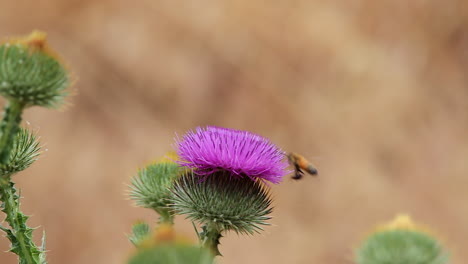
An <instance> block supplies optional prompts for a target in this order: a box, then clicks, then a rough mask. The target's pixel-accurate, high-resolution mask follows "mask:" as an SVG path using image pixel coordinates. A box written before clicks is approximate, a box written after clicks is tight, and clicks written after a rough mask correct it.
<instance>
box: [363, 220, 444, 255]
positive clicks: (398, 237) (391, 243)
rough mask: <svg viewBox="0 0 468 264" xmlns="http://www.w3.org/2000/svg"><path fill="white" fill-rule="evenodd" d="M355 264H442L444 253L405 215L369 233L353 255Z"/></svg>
mask: <svg viewBox="0 0 468 264" xmlns="http://www.w3.org/2000/svg"><path fill="white" fill-rule="evenodd" d="M356 262H357V263H358V264H390V263H391V264H445V263H447V262H448V254H447V253H446V252H445V250H444V249H443V247H442V245H441V244H440V243H439V241H437V239H436V238H435V237H434V236H432V235H431V234H430V232H429V231H427V230H425V229H424V228H421V227H419V226H417V225H415V224H414V223H413V222H412V221H411V219H410V218H409V217H408V216H404V215H402V216H398V217H397V218H396V219H395V220H394V221H393V222H391V223H390V224H387V225H385V226H383V227H381V228H378V229H377V231H376V232H374V233H373V234H371V235H370V236H369V237H368V238H367V240H366V241H364V243H363V244H362V245H361V247H360V248H359V249H358V250H357V252H356Z"/></svg>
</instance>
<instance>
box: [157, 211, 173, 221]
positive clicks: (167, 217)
mask: <svg viewBox="0 0 468 264" xmlns="http://www.w3.org/2000/svg"><path fill="white" fill-rule="evenodd" d="M156 212H157V213H158V214H159V221H158V224H170V225H173V224H174V215H172V214H171V213H170V211H169V210H157V211H156Z"/></svg>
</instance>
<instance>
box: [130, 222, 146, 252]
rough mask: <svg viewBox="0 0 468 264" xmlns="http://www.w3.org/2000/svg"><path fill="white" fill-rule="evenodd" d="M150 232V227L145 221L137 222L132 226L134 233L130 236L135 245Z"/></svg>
mask: <svg viewBox="0 0 468 264" xmlns="http://www.w3.org/2000/svg"><path fill="white" fill-rule="evenodd" d="M149 234H150V227H149V225H148V224H147V223H145V222H137V223H136V224H134V225H133V226H132V234H131V235H130V236H129V237H128V239H129V240H130V242H132V244H133V245H134V246H138V245H139V244H141V243H142V242H143V241H144V240H145V239H146V238H147V237H148V235H149Z"/></svg>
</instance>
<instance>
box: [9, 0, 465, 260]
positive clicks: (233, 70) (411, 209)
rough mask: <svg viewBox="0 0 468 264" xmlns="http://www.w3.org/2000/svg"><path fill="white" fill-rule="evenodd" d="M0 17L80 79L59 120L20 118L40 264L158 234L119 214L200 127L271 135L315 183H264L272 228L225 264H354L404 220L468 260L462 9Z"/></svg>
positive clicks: (170, 4)
mask: <svg viewBox="0 0 468 264" xmlns="http://www.w3.org/2000/svg"><path fill="white" fill-rule="evenodd" d="M0 6H1V8H0V36H9V35H19V34H20V35H21V34H27V33H29V32H30V31H32V30H33V29H40V30H44V31H47V32H48V34H49V40H50V43H51V45H52V46H53V47H55V48H56V49H57V50H58V51H59V52H60V53H61V54H62V55H63V57H64V58H66V60H67V62H68V63H69V65H70V66H71V67H72V68H73V69H74V72H75V74H76V76H77V79H78V80H77V83H76V85H75V86H74V89H75V90H76V91H77V94H76V96H74V97H73V98H71V99H70V102H71V104H72V106H71V107H68V108H67V109H65V110H66V111H62V112H57V111H51V110H44V109H40V108H32V109H28V110H27V112H26V115H25V120H26V121H28V122H29V123H30V125H29V126H30V128H32V129H35V130H36V131H37V132H38V133H39V134H40V135H41V141H42V142H43V143H44V144H45V146H46V148H47V149H48V151H47V152H46V153H45V154H44V155H43V156H42V157H41V159H40V160H39V161H38V162H37V163H35V164H34V165H33V166H32V167H31V169H29V170H27V171H25V172H23V173H21V174H20V175H17V176H16V177H15V180H17V181H18V186H19V187H20V188H21V190H22V195H23V196H24V199H23V200H22V203H23V205H22V206H23V209H24V211H25V212H26V213H27V214H31V215H32V218H31V220H30V223H31V225H32V226H41V227H40V228H39V230H38V231H36V233H35V236H36V238H37V239H38V240H39V238H40V235H41V231H42V229H45V230H46V232H47V242H48V244H47V247H48V249H49V250H50V252H49V254H48V257H49V260H50V263H51V264H53V263H67V264H78V263H79V264H82V263H99V264H107V263H124V262H125V260H126V258H127V257H128V255H129V254H130V253H131V252H132V246H131V245H130V243H129V242H128V241H127V238H126V234H127V233H128V232H129V230H130V225H131V224H132V223H133V222H134V221H135V220H137V219H146V220H148V221H154V220H156V215H155V214H154V213H152V212H151V211H149V210H145V209H139V208H135V207H133V206H132V203H131V202H130V201H128V200H127V197H126V193H125V192H126V189H127V188H126V184H127V183H128V182H129V178H130V177H131V176H132V175H133V174H134V173H135V172H136V170H137V168H138V167H140V166H143V165H144V164H145V163H146V162H148V161H150V160H152V159H157V158H159V157H160V156H162V155H164V153H165V152H167V151H170V150H171V147H172V144H173V138H174V135H175V133H179V134H182V133H184V132H185V131H187V130H188V129H191V128H193V127H195V126H198V125H208V124H210V125H219V126H225V127H231V128H237V129H245V130H250V131H253V132H256V133H259V134H261V135H263V136H266V137H269V138H271V139H272V141H274V142H275V143H277V144H278V145H279V146H281V147H282V148H283V149H285V150H287V151H296V152H299V153H302V154H304V155H305V156H306V157H308V158H309V159H310V160H312V161H313V162H314V163H315V164H316V166H317V167H318V168H319V171H320V176H319V178H312V177H306V178H305V179H304V180H303V181H300V182H294V181H292V180H290V179H285V181H284V182H283V183H282V184H280V185H277V186H274V187H273V194H274V197H275V211H274V219H273V220H272V223H273V226H272V227H268V228H267V231H266V232H265V233H264V234H262V235H257V236H253V237H238V236H237V235H235V234H228V235H226V237H225V238H223V240H222V246H221V251H222V252H223V254H224V258H222V259H221V260H220V261H219V262H220V263H224V264H235V263H270V264H279V263H299V264H302V263H304V264H305V263H326V264H338V263H352V261H351V259H352V252H353V248H354V247H355V246H356V245H357V244H358V243H359V241H360V240H361V239H362V238H363V237H364V236H365V234H366V233H367V232H368V230H369V229H371V228H372V227H373V226H374V225H375V224H376V223H379V222H382V221H387V220H390V219H391V218H393V217H394V216H395V215H396V214H397V213H399V212H406V213H409V214H411V215H412V216H413V217H414V219H415V220H416V221H419V222H422V223H424V224H427V225H429V226H431V227H432V228H433V229H434V230H436V232H437V233H438V234H440V236H441V237H442V239H443V240H444V241H445V244H446V245H447V246H448V247H449V248H450V251H451V253H452V263H463V262H464V260H465V261H466V260H467V259H468V252H467V251H466V250H464V251H463V249H464V248H466V244H467V243H468V226H467V223H468V204H467V200H468V162H467V158H468V133H467V132H468V75H467V70H468V4H467V2H466V1H463V0H459V1H457V0H452V1H436V0H434V1H428V0H427V1H422V0H421V1H403V0H400V1H395V0H383V1H373V0H353V1H295V0H292V1H262V0H249V1H242V0H241V1H220V0H217V1H169V0H168V1H158V0H151V1H149V0H143V1H123V0H121V1H110V0H103V1H91V0H69V1H60V0H49V1H22V0H19V1H12V0H0ZM177 227H178V230H179V231H180V232H181V233H185V234H188V235H191V236H192V237H194V236H193V230H192V227H191V225H190V224H188V223H187V222H186V221H184V220H183V219H182V218H181V217H179V219H178V222H177ZM7 249H8V243H7V241H6V239H5V238H2V239H1V240H0V250H1V251H4V250H7ZM0 263H2V264H12V263H16V258H15V256H13V255H11V254H8V253H2V254H0Z"/></svg>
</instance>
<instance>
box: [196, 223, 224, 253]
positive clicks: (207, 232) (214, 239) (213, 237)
mask: <svg viewBox="0 0 468 264" xmlns="http://www.w3.org/2000/svg"><path fill="white" fill-rule="evenodd" d="M202 229H203V231H202V232H201V233H200V236H199V237H200V240H201V245H202V246H203V247H205V248H208V249H209V250H210V251H211V253H213V256H221V252H219V249H218V245H219V239H220V238H221V237H222V236H221V231H220V230H218V229H217V228H216V226H215V225H213V224H207V225H204V226H203V227H202Z"/></svg>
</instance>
